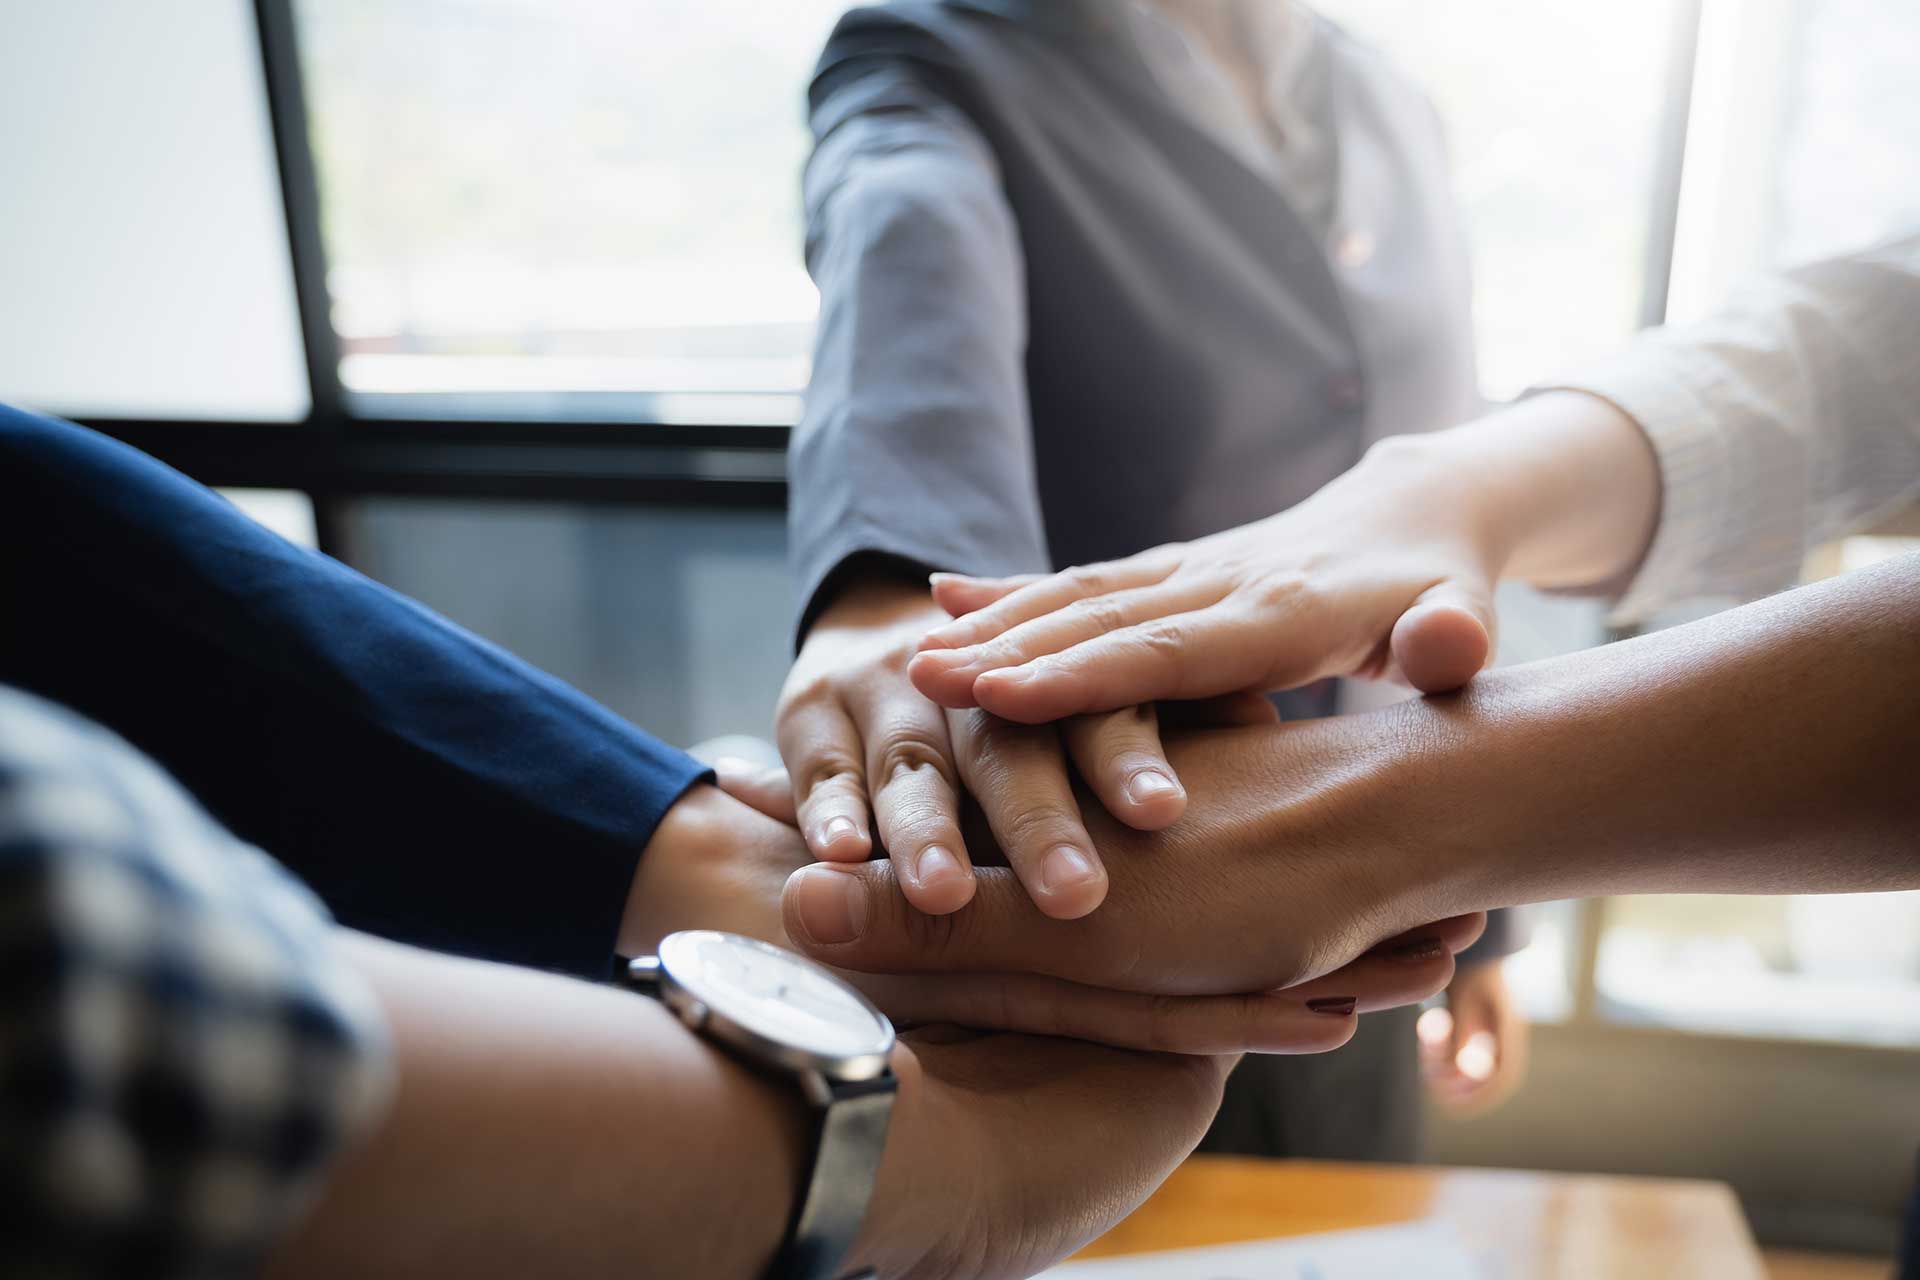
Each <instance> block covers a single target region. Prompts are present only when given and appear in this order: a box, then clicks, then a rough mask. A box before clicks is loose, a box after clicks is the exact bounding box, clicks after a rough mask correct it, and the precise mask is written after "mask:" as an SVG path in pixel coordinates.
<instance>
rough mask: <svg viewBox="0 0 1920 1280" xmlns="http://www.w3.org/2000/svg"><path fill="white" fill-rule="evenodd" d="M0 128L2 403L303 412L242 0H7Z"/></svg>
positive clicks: (291, 416) (64, 409) (281, 235)
mask: <svg viewBox="0 0 1920 1280" xmlns="http://www.w3.org/2000/svg"><path fill="white" fill-rule="evenodd" d="M158 49H164V50H165V51H166V53H165V56H159V57H156V56H155V50H158ZM104 86H111V89H112V91H111V92H108V91H106V90H105V88H104ZM0 120H4V121H6V122H7V123H6V127H5V128H0V174H4V175H5V177H4V179H0V181H3V182H4V184H5V187H6V196H5V198H4V199H0V401H6V402H11V403H17V404H24V405H30V406H32V407H33V408H36V409H41V410H45V411H48V412H54V413H66V414H75V415H82V416H87V415H112V416H116V417H125V418H179V419H199V420H205V419H242V420H255V421H283V422H294V421H298V420H299V419H301V418H304V417H305V416H306V414H307V408H308V395H307V378H306V371H305V368H304V366H303V363H302V356H301V349H300V328H299V319H298V316H297V313H296V311H295V308H294V298H293V272H292V267H291V265H290V260H289V255H288V252H287V232H286V223H285V219H284V214H283V212H282V209H281V204H280V191H279V186H278V175H277V173H276V172H275V169H274V155H273V138H272V134H271V132H270V131H269V129H268V122H267V111H266V96H265V93H264V91H263V89H262V81H261V72H260V56H259V45H258V43H257V41H256V40H255V35H254V25H253V14H252V11H251V7H250V6H249V5H248V4H247V3H246V0H205V3H196V4H189V5H145V4H132V5H129V4H118V3H115V2H114V0H63V3H60V4H23V5H13V6H11V7H9V9H8V11H7V16H6V26H5V36H4V38H0Z"/></svg>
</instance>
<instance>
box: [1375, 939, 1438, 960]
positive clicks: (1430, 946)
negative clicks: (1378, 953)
mask: <svg viewBox="0 0 1920 1280" xmlns="http://www.w3.org/2000/svg"><path fill="white" fill-rule="evenodd" d="M1446 953H1447V944H1446V943H1444V942H1442V941H1440V939H1438V938H1415V939H1414V940H1413V941H1412V942H1402V943H1398V944H1396V945H1394V946H1391V947H1388V948H1387V955H1388V957H1390V958H1391V959H1394V960H1398V961H1400V962H1401V963H1402V964H1425V963H1426V962H1427V961H1429V960H1438V959H1439V958H1440V957H1441V956H1443V955H1445V954H1446Z"/></svg>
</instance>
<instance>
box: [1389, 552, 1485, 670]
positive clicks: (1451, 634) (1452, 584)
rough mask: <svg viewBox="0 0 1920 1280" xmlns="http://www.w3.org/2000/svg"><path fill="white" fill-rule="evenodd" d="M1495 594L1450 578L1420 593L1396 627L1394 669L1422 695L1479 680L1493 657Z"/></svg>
mask: <svg viewBox="0 0 1920 1280" xmlns="http://www.w3.org/2000/svg"><path fill="white" fill-rule="evenodd" d="M1494 628H1495V615H1494V611H1493V593H1492V591H1491V590H1490V589H1488V588H1487V586H1486V585H1485V584H1469V583H1465V582H1462V581H1460V580H1458V579H1454V578H1449V579H1447V580H1446V581H1445V582H1441V583H1438V584H1436V585H1434V586H1431V587H1428V588H1427V589H1426V590H1425V591H1423V592H1421V593H1420V596H1419V598H1418V599H1416V600H1415V601H1414V602H1413V605H1412V607H1410V608H1409V609H1408V610H1407V611H1406V612H1405V613H1403V614H1401V615H1400V618H1399V620H1398V621H1397V622H1395V623H1394V624H1393V634H1392V636H1391V638H1390V640H1389V646H1390V649H1391V652H1392V655H1393V666H1394V668H1395V669H1396V670H1397V671H1399V673H1400V676H1401V678H1402V679H1403V680H1405V681H1406V682H1407V683H1408V684H1410V685H1412V686H1413V687H1414V688H1416V689H1418V690H1420V692H1422V693H1446V692H1449V691H1450V690H1453V689H1458V688H1459V687H1460V686H1461V685H1463V684H1465V683H1466V682H1467V681H1469V680H1471V679H1473V677H1474V676H1476V675H1478V674H1479V672H1480V669H1481V668H1482V667H1484V666H1486V665H1487V663H1488V661H1489V660H1491V659H1492V657H1493V639H1494Z"/></svg>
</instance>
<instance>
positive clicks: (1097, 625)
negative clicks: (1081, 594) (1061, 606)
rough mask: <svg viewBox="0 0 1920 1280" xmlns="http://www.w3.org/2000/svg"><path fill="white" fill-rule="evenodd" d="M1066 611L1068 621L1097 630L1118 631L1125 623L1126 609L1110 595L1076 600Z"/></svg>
mask: <svg viewBox="0 0 1920 1280" xmlns="http://www.w3.org/2000/svg"><path fill="white" fill-rule="evenodd" d="M1068 612H1069V615H1070V621H1072V622H1075V623H1080V624H1084V625H1085V626H1087V627H1090V628H1092V629H1093V630H1095V631H1099V632H1107V631H1118V630H1119V629H1120V628H1121V627H1124V626H1126V625H1127V615H1126V610H1125V609H1124V608H1122V607H1121V605H1120V603H1119V601H1117V600H1116V599H1115V598H1114V597H1112V596H1095V597H1093V598H1092V599H1090V600H1081V601H1078V602H1077V603H1075V604H1074V605H1072V606H1071V607H1070V608H1069V610H1068Z"/></svg>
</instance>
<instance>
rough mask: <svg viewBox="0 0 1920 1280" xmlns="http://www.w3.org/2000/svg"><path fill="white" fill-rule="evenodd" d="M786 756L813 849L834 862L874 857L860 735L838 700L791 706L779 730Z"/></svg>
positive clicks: (801, 823)
mask: <svg viewBox="0 0 1920 1280" xmlns="http://www.w3.org/2000/svg"><path fill="white" fill-rule="evenodd" d="M776 732H777V736H778V738H779V743H780V758H781V759H782V760H784V761H786V764H787V771H788V772H789V773H790V774H791V775H792V777H793V798H794V807H795V811H796V816H797V818H798V819H799V826H800V832H801V834H802V835H803V836H804V837H805V838H806V841H807V851H808V852H810V853H811V854H813V856H814V857H816V858H824V859H827V860H828V861H833V862H861V861H864V860H865V859H866V858H868V857H869V856H870V855H871V854H872V853H873V837H872V836H871V835H870V834H869V833H868V829H867V783H866V776H865V768H864V763H863V759H862V752H861V749H860V731H859V729H858V728H856V727H855V725H854V723H853V719H852V718H851V717H850V716H849V715H848V714H847V712H846V709H845V708H844V707H842V706H841V705H840V704H839V703H838V702H833V701H827V700H821V701H814V702H805V703H799V704H796V705H794V706H792V707H789V708H788V709H787V710H786V711H785V712H784V713H783V714H782V715H781V717H780V722H779V725H778V728H777V731H776Z"/></svg>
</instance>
